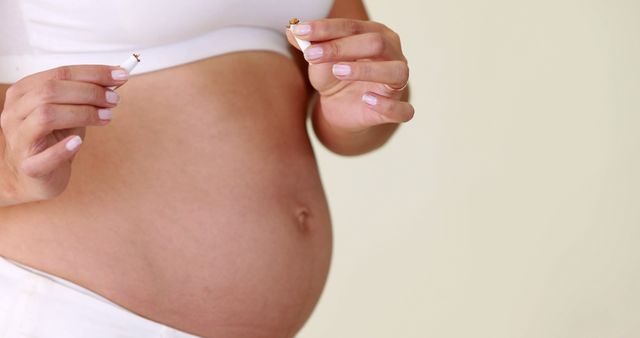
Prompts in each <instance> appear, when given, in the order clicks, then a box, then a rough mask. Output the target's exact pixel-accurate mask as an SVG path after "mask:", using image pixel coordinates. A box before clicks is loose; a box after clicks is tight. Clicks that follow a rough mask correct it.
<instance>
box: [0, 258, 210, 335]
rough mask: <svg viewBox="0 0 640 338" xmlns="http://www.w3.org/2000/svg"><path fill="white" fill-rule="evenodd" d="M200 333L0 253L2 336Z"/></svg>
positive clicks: (0, 323)
mask: <svg viewBox="0 0 640 338" xmlns="http://www.w3.org/2000/svg"><path fill="white" fill-rule="evenodd" d="M27 336H28V337H39V338H59V337H65V338H85V337H92V338H113V337H120V338H140V337H149V338H198V337H197V336H195V335H192V334H189V333H187V332H183V331H180V330H177V329H174V328H172V327H169V326H167V325H164V324H162V323H158V322H155V321H153V320H150V319H148V318H145V317H142V316H140V315H138V314H136V313H134V312H131V311H129V310H127V309H125V308H124V307H122V306H120V305H117V304H115V303H113V302H111V301H109V300H108V299H106V298H104V297H102V296H100V295H98V294H96V293H95V292H92V291H91V290H89V289H86V288H84V287H82V286H80V285H77V284H75V283H73V282H71V281H69V280H66V279H64V278H61V277H58V276H54V275H52V274H49V273H46V272H44V271H41V270H38V269H35V268H33V267H30V266H27V265H24V264H21V263H18V262H16V261H14V260H12V259H9V258H7V257H4V256H1V255H0V338H5V337H6V338H14V337H27Z"/></svg>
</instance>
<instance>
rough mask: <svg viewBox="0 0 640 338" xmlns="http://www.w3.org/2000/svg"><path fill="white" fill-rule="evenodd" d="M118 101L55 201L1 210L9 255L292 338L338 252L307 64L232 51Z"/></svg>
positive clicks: (196, 318) (235, 331)
mask: <svg viewBox="0 0 640 338" xmlns="http://www.w3.org/2000/svg"><path fill="white" fill-rule="evenodd" d="M6 87H7V86H0V91H1V92H3V91H4V90H5V89H6ZM118 92H119V93H120V95H121V97H122V103H121V104H120V105H119V107H118V108H116V109H115V110H114V112H115V116H114V119H113V121H112V122H111V123H110V124H109V125H108V126H105V127H89V128H88V129H87V133H86V137H85V142H84V143H83V145H82V148H81V150H80V152H79V153H78V154H77V155H76V157H75V160H74V164H73V171H72V177H71V181H70V183H69V186H68V187H67V189H66V191H65V192H64V193H63V194H62V195H60V196H59V197H57V198H55V199H52V200H48V201H43V202H36V203H28V204H22V205H16V206H12V207H7V208H0V255H3V256H6V257H9V258H11V259H14V260H16V261H18V262H21V263H24V264H27V265H30V266H32V267H35V268H37V269H41V270H44V271H46V272H49V273H52V274H55V275H58V276H60V277H63V278H66V279H68V280H71V281H73V282H75V283H77V284H79V285H82V286H84V287H86V288H89V289H90V290H93V291H94V292H96V293H98V294H101V295H103V296H105V297H107V298H108V299H110V300H112V301H113V302H115V303H118V304H120V305H122V306H124V307H126V308H128V309H130V310H131V311H133V312H136V313H138V314H140V315H142V316H144V317H147V318H149V319H152V320H155V321H158V322H161V323H164V324H167V325H170V326H173V327H175V328H178V329H180V330H184V331H187V332H190V333H194V334H197V335H201V336H205V337H234V338H241V337H283V336H291V335H292V334H293V333H294V332H295V331H297V330H298V329H299V328H300V326H301V325H302V324H303V323H304V321H305V320H306V319H307V318H308V316H309V314H310V312H311V311H312V309H313V307H314V305H315V304H316V302H317V300H318V297H319V295H320V292H321V290H322V288H323V285H324V283H325V279H326V276H327V270H328V266H329V261H330V256H331V226H330V219H329V213H328V209H327V204H326V201H325V197H324V192H323V189H322V186H321V183H320V178H319V174H318V169H317V166H316V162H315V158H314V155H313V152H312V149H311V145H310V143H309V139H308V135H307V131H306V128H305V116H306V113H305V109H306V104H307V102H306V100H307V92H306V89H305V86H304V81H303V76H302V74H301V73H300V71H299V70H298V68H297V67H296V66H295V64H294V63H293V62H292V61H291V60H289V59H287V58H285V57H284V56H282V55H278V54H274V53H270V52H242V53H234V54H229V55H223V56H218V57H214V58H210V59H207V60H203V61H199V62H195V63H192V64H188V65H184V66H179V67H174V68H170V69H165V70H161V71H157V72H152V73H147V74H143V75H140V76H134V77H133V78H132V79H131V80H130V81H129V82H128V83H127V84H126V85H125V86H124V87H122V88H120V89H119V90H118Z"/></svg>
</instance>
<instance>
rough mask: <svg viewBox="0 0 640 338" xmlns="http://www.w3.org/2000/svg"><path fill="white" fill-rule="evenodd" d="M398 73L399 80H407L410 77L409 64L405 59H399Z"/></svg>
mask: <svg viewBox="0 0 640 338" xmlns="http://www.w3.org/2000/svg"><path fill="white" fill-rule="evenodd" d="M396 69H397V75H398V80H399V82H402V84H404V82H406V81H407V80H408V79H409V64H407V63H406V62H404V61H399V63H398V66H397V68H396Z"/></svg>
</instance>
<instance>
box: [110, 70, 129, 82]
mask: <svg viewBox="0 0 640 338" xmlns="http://www.w3.org/2000/svg"><path fill="white" fill-rule="evenodd" d="M111 77H112V78H113V79H114V80H118V81H120V80H126V79H128V78H129V73H127V72H126V71H124V70H122V69H116V70H113V71H111Z"/></svg>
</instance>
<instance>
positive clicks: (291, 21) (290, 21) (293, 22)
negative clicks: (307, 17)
mask: <svg viewBox="0 0 640 338" xmlns="http://www.w3.org/2000/svg"><path fill="white" fill-rule="evenodd" d="M299 23H300V20H298V18H291V19H290V20H289V24H288V25H287V28H290V27H291V25H297V24H299Z"/></svg>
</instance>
